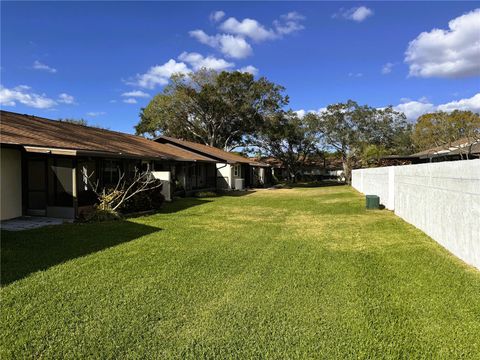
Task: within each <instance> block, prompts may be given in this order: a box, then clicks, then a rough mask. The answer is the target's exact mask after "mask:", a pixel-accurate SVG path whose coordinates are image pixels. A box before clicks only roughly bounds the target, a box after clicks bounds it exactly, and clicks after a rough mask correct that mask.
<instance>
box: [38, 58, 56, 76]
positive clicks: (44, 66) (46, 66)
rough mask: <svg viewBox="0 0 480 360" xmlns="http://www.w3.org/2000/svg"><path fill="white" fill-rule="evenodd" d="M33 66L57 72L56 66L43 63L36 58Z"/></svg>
mask: <svg viewBox="0 0 480 360" xmlns="http://www.w3.org/2000/svg"><path fill="white" fill-rule="evenodd" d="M33 68H34V69H35V70H42V71H47V72H49V73H52V74H54V73H56V72H57V69H54V68H52V67H50V66H48V65H47V64H43V63H41V62H40V61H38V60H35V61H34V62H33Z"/></svg>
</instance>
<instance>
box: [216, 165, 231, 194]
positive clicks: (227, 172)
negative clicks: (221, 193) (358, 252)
mask: <svg viewBox="0 0 480 360" xmlns="http://www.w3.org/2000/svg"><path fill="white" fill-rule="evenodd" d="M222 178H223V179H222ZM233 184H234V179H233V167H232V166H231V165H229V164H223V163H217V187H218V188H220V189H226V190H231V189H233Z"/></svg>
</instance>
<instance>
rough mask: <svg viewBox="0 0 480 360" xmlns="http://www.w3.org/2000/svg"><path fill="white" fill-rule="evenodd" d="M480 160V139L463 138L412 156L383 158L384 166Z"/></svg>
mask: <svg viewBox="0 0 480 360" xmlns="http://www.w3.org/2000/svg"><path fill="white" fill-rule="evenodd" d="M479 158H480V139H474V140H469V139H468V138H461V139H459V140H456V141H453V142H451V143H450V144H445V145H442V146H436V147H433V148H431V149H427V150H423V151H419V152H417V153H415V154H412V155H405V156H402V155H389V156H384V157H382V159H381V160H382V166H388V165H408V164H421V163H428V162H439V161H454V160H468V159H479Z"/></svg>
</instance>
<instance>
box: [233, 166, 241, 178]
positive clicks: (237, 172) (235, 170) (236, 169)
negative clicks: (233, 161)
mask: <svg viewBox="0 0 480 360" xmlns="http://www.w3.org/2000/svg"><path fill="white" fill-rule="evenodd" d="M233 176H235V177H240V165H235V166H234V167H233Z"/></svg>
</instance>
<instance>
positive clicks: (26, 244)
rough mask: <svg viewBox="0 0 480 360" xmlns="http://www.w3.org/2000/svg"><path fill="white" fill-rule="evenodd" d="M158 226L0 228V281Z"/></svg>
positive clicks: (111, 224) (121, 223)
mask: <svg viewBox="0 0 480 360" xmlns="http://www.w3.org/2000/svg"><path fill="white" fill-rule="evenodd" d="M159 230H161V229H159V228H156V227H152V226H147V225H142V224H137V223H133V222H129V221H112V222H104V223H95V224H68V225H59V226H49V227H44V228H40V229H35V230H27V231H16V232H9V231H2V233H1V237H2V241H1V285H2V286H6V285H8V284H10V283H12V282H14V281H17V280H20V279H23V278H25V277H26V276H28V275H29V274H31V273H33V272H36V271H39V270H46V269H48V268H50V267H52V266H55V265H58V264H61V263H63V262H66V261H69V260H72V259H75V258H79V257H82V256H85V255H88V254H92V253H95V252H98V251H101V250H104V249H107V248H110V247H113V246H116V245H119V244H122V243H126V242H129V241H133V240H135V239H138V238H140V237H142V236H145V235H148V234H151V233H153V232H156V231H159Z"/></svg>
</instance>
